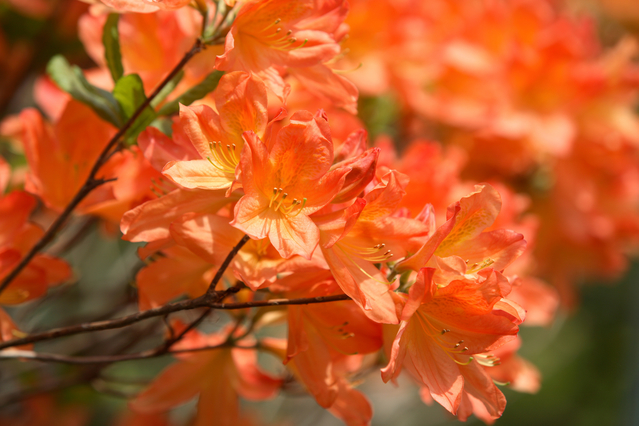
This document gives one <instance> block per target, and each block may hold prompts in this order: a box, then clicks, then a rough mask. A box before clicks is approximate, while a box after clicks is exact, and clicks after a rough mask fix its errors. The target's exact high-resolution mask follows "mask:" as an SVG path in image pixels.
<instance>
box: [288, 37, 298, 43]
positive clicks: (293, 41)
mask: <svg viewBox="0 0 639 426" xmlns="http://www.w3.org/2000/svg"><path fill="white" fill-rule="evenodd" d="M296 41H297V39H296V38H295V37H293V38H291V39H289V41H288V42H289V43H295V42H296Z"/></svg>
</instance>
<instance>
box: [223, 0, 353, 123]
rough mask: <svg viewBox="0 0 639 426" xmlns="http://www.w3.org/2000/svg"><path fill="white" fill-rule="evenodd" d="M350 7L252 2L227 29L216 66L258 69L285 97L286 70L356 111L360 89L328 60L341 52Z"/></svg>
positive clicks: (305, 0)
mask: <svg viewBox="0 0 639 426" xmlns="http://www.w3.org/2000/svg"><path fill="white" fill-rule="evenodd" d="M347 12H348V3H347V2H346V1H344V0H330V1H318V0H292V1H291V0H261V1H255V2H249V3H247V4H246V5H244V7H243V8H242V9H241V10H240V12H239V13H238V15H237V18H236V19H235V22H234V23H233V26H232V27H231V31H230V32H229V33H228V34H227V36H226V44H225V52H224V54H223V55H221V56H218V58H217V61H216V67H217V68H218V69H220V70H225V71H236V70H243V71H250V72H254V73H256V74H257V75H259V76H260V77H261V78H262V79H263V80H264V81H265V82H266V84H267V85H268V87H269V88H270V89H271V90H272V91H273V92H274V93H275V94H276V95H277V96H278V97H279V98H280V99H282V100H285V99H286V97H287V96H288V93H289V91H290V87H289V86H288V85H287V84H286V83H285V82H284V79H283V78H282V74H283V72H282V71H283V70H288V71H289V73H291V74H292V75H294V76H295V77H297V78H298V79H299V80H300V81H301V82H302V83H303V84H304V86H306V87H307V88H310V90H313V91H315V92H318V93H320V94H322V95H323V96H325V97H328V98H329V99H331V100H332V101H333V102H334V103H335V104H337V105H336V106H341V107H344V108H345V109H348V110H350V111H351V112H353V113H355V112H356V111H357V105H356V103H357V89H356V88H355V86H354V85H353V84H352V83H351V82H349V81H348V80H346V79H345V78H343V77H341V76H339V75H337V74H335V72H333V70H331V69H330V68H329V67H328V66H326V65H325V63H326V62H327V61H329V60H330V59H333V58H334V57H335V56H337V55H338V54H339V52H340V46H339V41H340V40H341V39H342V38H343V36H344V35H345V31H344V28H345V26H344V25H343V22H344V18H345V17H346V14H347Z"/></svg>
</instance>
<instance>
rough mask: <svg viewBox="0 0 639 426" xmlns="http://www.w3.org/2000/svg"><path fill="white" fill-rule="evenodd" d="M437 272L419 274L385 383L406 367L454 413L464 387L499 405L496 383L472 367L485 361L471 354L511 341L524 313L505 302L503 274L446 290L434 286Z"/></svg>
mask: <svg viewBox="0 0 639 426" xmlns="http://www.w3.org/2000/svg"><path fill="white" fill-rule="evenodd" d="M434 272H435V271H434V269H432V268H424V269H422V270H420V271H419V274H418V278H417V281H416V282H415V284H414V285H413V286H412V287H411V289H410V292H409V295H408V298H407V300H406V304H405V306H404V309H403V311H402V315H401V320H402V322H401V325H400V328H399V331H398V332H397V336H396V337H395V340H394V342H393V346H392V350H391V357H390V361H389V363H388V365H387V366H386V367H385V368H384V369H382V378H383V379H384V381H388V380H391V379H393V378H395V377H397V375H398V374H399V372H400V370H401V368H402V366H403V367H406V369H407V370H408V371H409V372H410V373H411V374H412V375H413V376H414V377H415V378H418V379H419V381H420V382H421V383H423V384H424V385H425V386H427V387H428V389H429V390H430V394H431V396H432V397H433V399H434V400H435V401H437V402H439V403H440V404H442V405H443V406H444V407H445V408H446V409H447V410H449V411H450V412H452V413H453V414H455V413H456V412H457V409H458V408H459V405H460V403H461V401H462V392H463V390H464V386H465V382H468V383H469V388H470V387H472V389H473V390H472V392H471V394H473V395H476V396H481V397H482V398H485V399H486V400H495V395H496V394H495V389H494V384H493V383H492V381H490V380H488V381H486V380H483V379H482V377H483V376H482V375H483V374H484V372H483V370H481V369H478V368H476V366H470V364H472V363H477V362H480V363H481V362H483V359H482V358H481V357H479V356H477V357H476V358H475V359H473V355H476V354H482V353H485V352H488V351H491V350H493V349H496V348H498V347H500V346H502V345H503V344H505V343H506V342H508V341H510V340H513V339H514V338H515V336H516V334H517V332H518V329H519V328H518V324H520V323H521V322H522V321H523V315H524V314H523V310H522V309H521V308H519V307H518V306H517V305H515V304H514V303H512V302H509V301H508V300H506V299H503V296H504V295H506V294H507V293H508V291H509V290H510V285H509V284H508V280H507V279H506V278H505V277H504V276H502V275H501V274H500V273H499V272H495V271H493V270H491V269H485V270H483V271H481V272H479V273H478V274H477V278H476V279H475V280H469V279H463V280H456V281H452V282H451V283H450V284H448V285H447V286H443V287H438V286H437V285H436V284H435V282H434V281H433V276H434ZM497 399H498V400H499V398H497ZM497 405H499V404H497ZM501 409H502V410H503V407H502V408H501Z"/></svg>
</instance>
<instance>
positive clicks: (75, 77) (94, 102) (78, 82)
mask: <svg viewBox="0 0 639 426" xmlns="http://www.w3.org/2000/svg"><path fill="white" fill-rule="evenodd" d="M47 73H48V74H49V76H50V77H51V79H52V80H53V81H54V82H55V84H57V85H58V87H59V88H60V89H61V90H63V91H65V92H67V93H68V94H70V95H71V96H72V97H73V99H75V100H77V101H79V102H82V103H84V104H86V105H88V106H89V107H91V109H93V111H95V113H96V114H97V115H98V116H99V117H100V118H102V119H103V120H106V121H108V122H109V123H111V124H113V125H114V126H115V127H118V128H119V127H122V124H123V120H122V111H121V109H120V105H119V104H118V101H117V100H116V99H115V97H114V96H113V95H112V94H111V93H109V92H107V91H106V90H103V89H100V88H99V87H95V86H94V85H92V84H91V83H89V82H88V81H87V79H86V78H85V77H84V74H83V73H82V70H81V69H80V68H79V67H78V66H76V65H73V66H71V65H69V63H68V62H67V60H66V59H65V58H64V57H63V56H60V55H56V56H54V57H53V58H51V60H50V61H49V64H48V65H47Z"/></svg>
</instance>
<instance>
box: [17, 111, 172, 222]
mask: <svg viewBox="0 0 639 426" xmlns="http://www.w3.org/2000/svg"><path fill="white" fill-rule="evenodd" d="M20 118H21V120H22V124H23V137H22V140H23V143H24V150H25V155H26V157H27V161H28V163H29V168H30V171H29V173H28V174H27V178H26V183H25V188H26V190H27V191H29V192H32V193H34V194H36V195H38V196H39V197H41V198H42V200H43V201H44V203H45V204H46V205H47V207H49V208H51V209H53V210H56V211H61V210H63V209H64V208H65V207H66V206H67V204H68V203H69V202H70V201H71V199H72V198H73V196H74V195H75V193H76V192H77V191H78V189H79V188H80V186H81V185H82V184H83V182H84V181H85V180H86V178H87V177H88V175H89V172H90V170H91V168H92V167H93V164H94V163H95V160H96V159H97V157H98V156H99V155H100V152H101V151H102V149H103V148H104V147H105V145H106V144H107V143H108V141H109V140H110V138H111V137H112V136H113V135H114V134H115V129H114V128H113V127H112V126H111V125H110V124H108V123H106V122H105V121H103V120H101V119H100V118H98V117H97V116H96V115H95V114H94V113H93V111H91V109H90V108H89V107H87V106H85V105H83V104H81V103H79V102H77V101H73V100H72V101H69V102H68V103H67V104H66V106H65V108H64V111H63V112H62V115H61V116H60V118H59V119H58V120H57V122H56V123H55V124H54V125H53V126H51V125H50V124H48V123H46V122H45V121H44V120H43V118H42V116H41V115H40V113H39V112H38V111H36V110H34V109H26V110H24V111H22V113H21V114H20ZM87 134H91V135H92V141H91V143H86V140H85V139H86V135H87ZM115 176H117V178H118V179H117V180H116V181H115V182H109V183H106V184H104V185H102V186H100V187H98V188H97V189H95V190H94V191H92V192H91V194H90V195H89V196H88V197H87V198H86V199H85V200H83V201H82V203H80V206H79V208H78V210H79V211H80V212H82V213H84V214H93V215H96V216H100V217H102V218H104V219H106V220H108V221H111V222H115V223H117V222H119V221H120V218H121V217H122V215H123V214H124V212H126V211H127V210H130V209H131V208H133V207H135V206H137V205H138V204H140V203H142V202H144V201H146V200H149V199H151V198H154V197H155V196H154V195H153V193H152V192H151V189H150V188H151V181H152V180H153V179H154V178H155V179H157V178H158V177H159V176H160V175H159V173H157V172H156V171H155V170H153V168H152V167H151V165H150V164H149V162H148V161H147V160H146V159H145V158H144V156H143V155H142V153H141V152H140V150H139V149H138V148H137V147H132V148H131V149H130V150H127V151H123V152H119V153H117V154H115V155H113V156H112V157H111V158H110V159H109V161H108V162H107V163H106V164H105V165H104V166H103V167H102V169H101V170H100V172H99V173H98V177H103V178H111V177H115Z"/></svg>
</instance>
